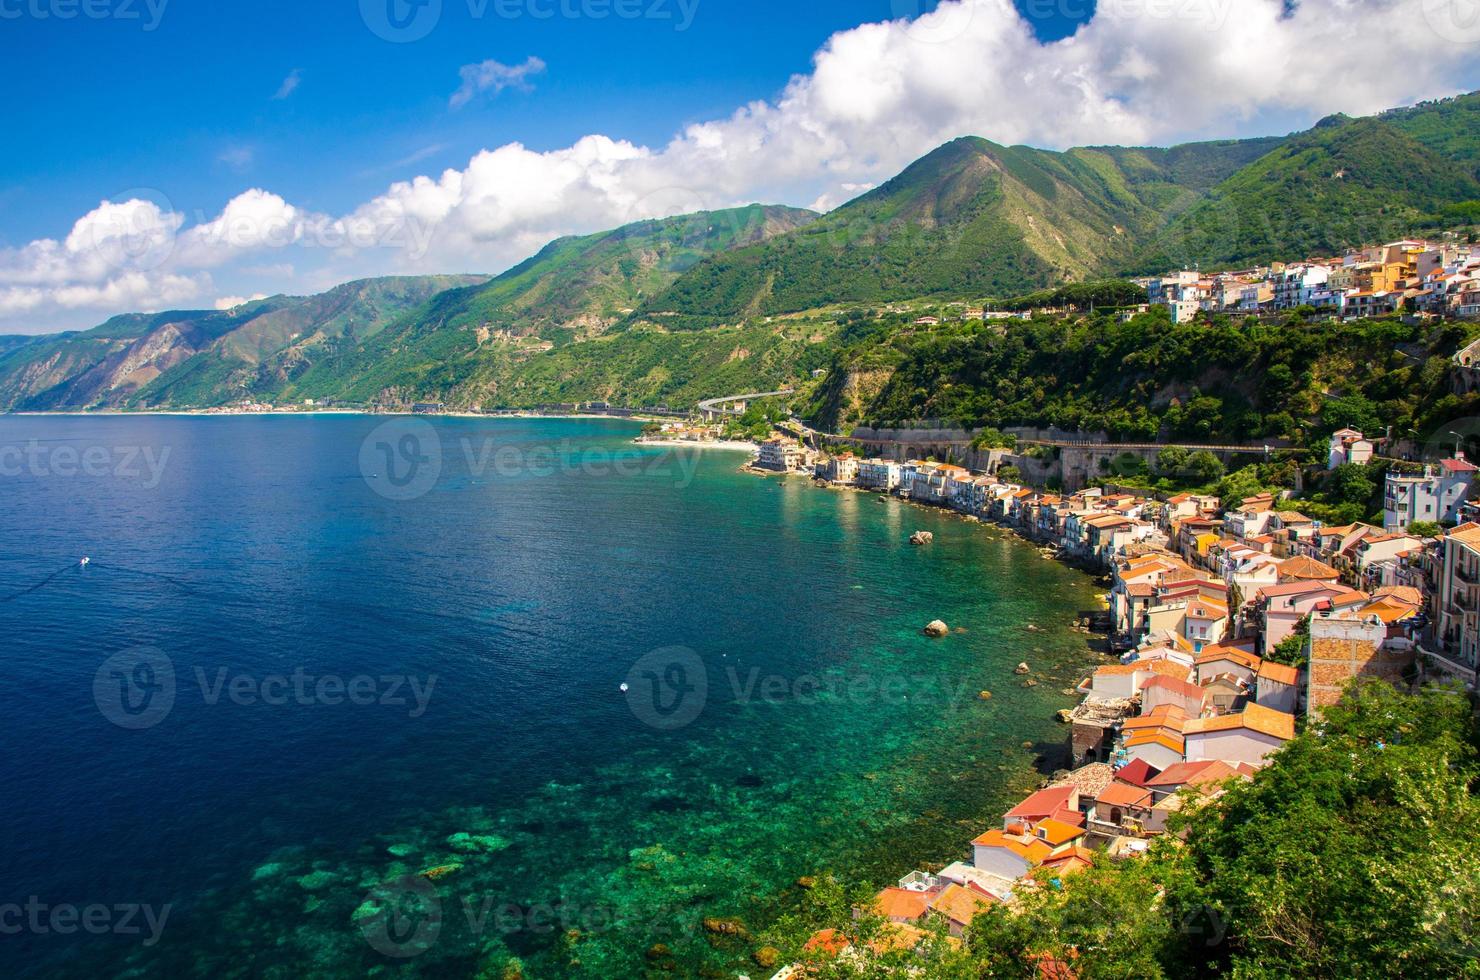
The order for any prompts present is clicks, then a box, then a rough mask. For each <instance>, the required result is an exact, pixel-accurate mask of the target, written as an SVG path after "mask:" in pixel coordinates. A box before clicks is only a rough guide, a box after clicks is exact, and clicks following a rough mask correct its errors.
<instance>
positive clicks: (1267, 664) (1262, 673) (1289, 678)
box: [1259, 660, 1300, 685]
mask: <svg viewBox="0 0 1480 980" xmlns="http://www.w3.org/2000/svg"><path fill="white" fill-rule="evenodd" d="M1259 679H1260V680H1261V681H1273V682H1274V683H1276V684H1289V685H1294V684H1295V682H1296V681H1298V680H1299V679H1300V670H1299V669H1298V668H1296V667H1288V666H1286V665H1285V664H1277V663H1275V662H1274V661H1273V660H1266V661H1264V662H1263V663H1261V664H1260V665H1259Z"/></svg>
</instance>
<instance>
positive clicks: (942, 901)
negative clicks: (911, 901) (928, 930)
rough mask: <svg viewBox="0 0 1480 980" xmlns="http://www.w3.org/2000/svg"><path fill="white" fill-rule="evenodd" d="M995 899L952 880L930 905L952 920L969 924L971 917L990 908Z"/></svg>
mask: <svg viewBox="0 0 1480 980" xmlns="http://www.w3.org/2000/svg"><path fill="white" fill-rule="evenodd" d="M996 901H997V900H996V899H994V898H992V896H990V895H988V894H987V893H986V892H983V891H977V890H976V889H975V888H967V887H965V886H963V885H958V884H956V883H955V882H952V883H951V884H949V885H947V886H946V888H945V891H943V892H941V893H940V894H939V895H937V896H935V900H934V901H933V902H931V903H930V907H931V908H932V909H934V910H935V911H936V912H939V913H940V914H941V915H944V916H945V917H946V918H947V919H950V920H951V921H952V922H958V923H960V924H961V925H970V924H971V920H972V919H974V918H976V916H978V915H980V914H981V913H983V912H985V911H986V910H987V909H989V908H991V907H992V906H993V905H995V904H996Z"/></svg>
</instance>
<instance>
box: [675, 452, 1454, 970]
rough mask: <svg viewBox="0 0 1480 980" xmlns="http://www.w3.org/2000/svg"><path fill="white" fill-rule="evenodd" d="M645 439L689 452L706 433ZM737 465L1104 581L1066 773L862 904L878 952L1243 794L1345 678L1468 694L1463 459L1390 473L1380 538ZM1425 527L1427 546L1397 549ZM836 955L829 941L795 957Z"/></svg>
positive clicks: (1101, 495) (758, 462) (827, 466)
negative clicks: (957, 528) (1438, 685)
mask: <svg viewBox="0 0 1480 980" xmlns="http://www.w3.org/2000/svg"><path fill="white" fill-rule="evenodd" d="M665 428H666V429H667V434H668V435H670V436H672V437H674V438H676V439H678V440H691V441H694V442H703V441H705V440H706V439H710V438H712V437H714V436H715V433H716V429H715V427H712V426H688V427H681V426H680V425H677V424H674V425H670V426H665ZM1373 452H1374V442H1373V440H1371V439H1368V438H1367V437H1366V436H1364V435H1363V434H1362V433H1360V432H1357V431H1354V430H1341V431H1338V432H1336V433H1333V434H1332V436H1331V441H1330V455H1329V458H1328V460H1327V461H1326V465H1327V466H1328V467H1329V468H1331V469H1335V468H1336V467H1338V466H1343V465H1347V464H1362V463H1365V462H1367V461H1368V460H1370V458H1371V457H1372V454H1373ZM746 466H747V468H749V469H752V470H754V471H756V472H761V473H774V474H793V475H800V476H806V477H810V478H812V479H814V480H815V481H816V482H817V483H818V485H820V486H828V487H842V488H851V489H856V490H861V491H868V492H872V493H877V494H886V495H893V496H897V497H900V498H903V499H906V500H910V501H913V502H915V503H918V504H922V505H927V506H934V507H941V508H946V509H949V510H952V511H955V512H957V513H960V514H962V515H965V516H967V517H970V518H974V519H978V520H982V521H990V522H992V523H994V524H996V525H999V526H1002V527H1004V528H1008V529H1010V530H1012V531H1014V532H1016V533H1017V534H1019V535H1021V536H1022V537H1023V538H1025V539H1026V540H1027V541H1029V542H1032V543H1033V544H1035V545H1037V546H1039V547H1040V548H1042V549H1044V550H1045V553H1051V554H1053V555H1054V556H1056V557H1059V558H1062V559H1065V560H1067V561H1070V562H1072V563H1074V564H1076V565H1079V566H1081V567H1084V568H1086V569H1089V570H1091V571H1094V572H1096V573H1099V574H1103V575H1105V576H1107V580H1108V582H1109V589H1108V592H1107V593H1106V594H1105V597H1104V600H1105V613H1104V617H1103V620H1102V622H1101V623H1100V624H1099V625H1100V626H1101V628H1102V629H1103V630H1104V631H1105V632H1106V633H1107V634H1108V643H1109V647H1110V649H1111V650H1112V651H1113V652H1114V653H1115V654H1117V657H1116V659H1115V661H1114V662H1111V663H1107V664H1104V665H1102V666H1099V667H1096V668H1094V669H1093V670H1092V671H1090V672H1089V673H1088V674H1087V676H1085V677H1084V678H1083V680H1082V681H1081V682H1080V683H1079V685H1078V686H1077V689H1076V693H1078V694H1079V695H1081V696H1082V700H1081V701H1080V703H1079V704H1078V705H1077V706H1076V707H1074V708H1073V709H1067V710H1065V711H1062V712H1060V713H1059V720H1060V721H1061V722H1063V723H1064V724H1065V725H1066V728H1067V736H1066V738H1067V743H1068V745H1067V751H1068V755H1069V757H1070V758H1071V759H1072V765H1073V766H1074V768H1073V769H1072V770H1070V771H1063V772H1061V773H1060V775H1059V777H1058V778H1054V779H1051V780H1049V781H1048V782H1046V784H1045V785H1044V786H1043V787H1042V788H1041V789H1039V790H1038V791H1036V792H1034V793H1032V794H1031V795H1029V796H1028V797H1027V798H1025V799H1023V800H1021V801H1020V802H1018V803H1017V804H1016V805H1015V806H1013V807H1011V808H1010V809H1008V810H1007V811H1006V812H1004V813H1003V814H1002V816H1001V821H1000V824H996V825H992V826H984V827H983V828H982V830H981V833H979V834H978V835H977V836H976V837H974V838H972V839H971V840H969V841H963V845H964V846H965V848H966V849H967V850H966V853H965V854H964V855H963V858H962V859H961V860H957V861H954V862H952V863H950V864H948V865H946V866H945V867H941V868H933V869H929V870H927V869H917V870H915V871H913V872H911V873H910V874H908V875H905V876H904V877H903V878H901V879H900V880H899V881H898V882H897V883H896V884H893V885H890V886H889V887H886V888H884V889H882V890H881V891H879V893H878V894H877V896H876V897H875V908H873V909H870V910H868V911H869V912H871V913H874V914H879V915H882V916H883V917H884V918H885V919H887V920H888V923H889V926H888V928H889V930H890V939H889V940H888V941H889V942H890V943H891V944H895V943H900V944H904V945H906V946H908V945H911V944H914V943H918V942H922V941H924V939H925V936H926V932H925V931H924V928H922V927H928V926H929V924H930V923H931V922H933V921H935V920H937V919H943V920H944V921H945V922H946V923H948V929H949V934H950V936H951V937H955V938H957V939H959V938H960V937H962V936H963V935H964V934H965V930H966V928H967V927H968V926H969V925H970V923H971V920H972V918H973V917H974V916H975V915H976V914H978V913H979V912H981V911H982V910H983V909H985V908H987V907H989V906H991V905H993V904H1006V905H1008V906H1011V904H1012V903H1013V901H1014V896H1015V894H1016V893H1017V892H1018V891H1020V890H1021V889H1023V888H1036V887H1039V882H1041V881H1042V880H1045V876H1044V875H1037V874H1035V873H1036V872H1047V873H1048V874H1047V876H1046V877H1047V878H1050V879H1051V878H1053V877H1056V876H1060V875H1064V874H1070V873H1073V872H1075V871H1076V870H1079V869H1082V868H1087V867H1089V866H1091V863H1092V862H1093V861H1095V860H1097V859H1098V858H1109V859H1112V860H1120V859H1134V858H1135V857H1137V856H1138V855H1142V854H1144V853H1145V852H1146V849H1147V847H1148V845H1149V843H1150V841H1152V840H1153V839H1154V838H1156V837H1158V836H1160V835H1162V834H1165V833H1167V832H1168V822H1169V819H1170V818H1171V817H1172V816H1173V815H1174V814H1176V813H1178V812H1179V811H1182V810H1183V809H1185V808H1189V807H1194V808H1195V807H1198V806H1201V805H1204V804H1205V803H1206V802H1208V801H1210V800H1214V799H1216V798H1218V797H1219V796H1220V795H1221V794H1222V793H1224V792H1225V791H1226V786H1227V784H1228V782H1229V781H1230V780H1247V779H1250V778H1251V777H1252V776H1253V774H1254V773H1255V772H1256V771H1257V770H1258V769H1259V768H1260V767H1262V766H1263V765H1265V764H1266V761H1267V760H1268V758H1269V756H1270V755H1271V753H1273V752H1274V751H1275V750H1277V749H1278V748H1280V746H1282V745H1283V744H1285V742H1287V741H1289V740H1290V739H1292V738H1293V737H1294V736H1295V734H1296V731H1297V730H1298V729H1299V728H1302V727H1303V726H1304V725H1305V724H1307V723H1308V722H1309V721H1310V720H1311V719H1312V718H1315V717H1318V716H1319V715H1320V713H1321V712H1322V710H1323V709H1325V708H1326V707H1328V706H1330V705H1331V704H1333V703H1335V702H1336V701H1337V700H1338V699H1339V698H1340V697H1341V696H1342V694H1343V692H1344V690H1345V688H1346V685H1347V684H1348V683H1350V682H1352V681H1354V680H1356V679H1358V678H1380V679H1383V680H1386V681H1390V682H1392V683H1393V684H1395V685H1398V686H1401V687H1404V688H1406V687H1409V686H1412V685H1416V684H1417V683H1419V682H1421V681H1424V680H1440V681H1458V682H1460V683H1462V684H1463V685H1465V686H1467V687H1470V688H1472V689H1473V688H1474V686H1475V684H1476V665H1477V651H1480V625H1477V614H1476V612H1475V610H1476V609H1477V608H1480V584H1476V583H1477V582H1480V503H1476V502H1474V501H1472V500H1471V499H1470V497H1471V495H1472V493H1473V492H1474V491H1475V490H1476V489H1480V487H1477V481H1476V475H1477V473H1480V469H1477V467H1476V466H1475V464H1473V463H1471V462H1470V461H1469V460H1467V459H1465V458H1464V456H1463V454H1456V455H1454V456H1452V457H1449V458H1445V459H1442V460H1439V461H1438V462H1436V463H1433V464H1431V465H1427V466H1424V467H1423V468H1422V470H1421V472H1418V473H1415V474H1404V473H1393V474H1390V475H1389V477H1388V482H1387V485H1386V487H1385V488H1384V500H1385V502H1386V503H1385V509H1384V513H1383V524H1382V526H1376V525H1374V524H1367V523H1363V522H1355V523H1351V524H1345V525H1340V526H1328V525H1326V524H1324V523H1322V522H1321V521H1319V520H1315V519H1312V518H1311V517H1308V516H1306V515H1304V514H1302V513H1300V511H1299V510H1298V509H1295V506H1292V505H1294V504H1295V502H1294V501H1291V500H1289V499H1288V498H1285V499H1278V498H1276V497H1275V496H1274V495H1272V494H1259V495H1255V496H1251V497H1248V498H1245V499H1242V500H1235V501H1229V502H1227V503H1225V502H1223V501H1221V500H1219V499H1218V498H1216V497H1213V496H1209V495H1203V494H1193V493H1179V494H1172V495H1166V496H1158V495H1148V494H1144V493H1131V492H1116V491H1114V490H1108V489H1105V488H1103V487H1087V488H1084V489H1081V490H1079V491H1076V492H1073V493H1055V492H1051V491H1047V490H1042V489H1034V488H1032V487H1029V486H1024V485H1021V484H1020V483H1015V482H1012V481H1009V480H1005V479H1003V478H1001V476H1000V474H994V473H987V472H974V471H972V470H969V469H967V468H965V467H962V466H957V465H952V464H949V463H940V462H934V461H926V460H918V459H909V460H901V461H896V460H891V459H885V458H880V457H870V458H865V457H861V456H858V455H855V454H854V453H852V452H848V451H843V452H840V453H836V454H827V453H822V452H819V451H817V450H814V449H811V448H808V447H807V446H806V445H804V444H803V442H802V441H801V440H799V439H796V438H793V437H790V436H787V435H783V434H779V433H778V434H776V435H773V436H772V437H771V438H769V439H766V440H763V441H762V442H761V443H760V444H759V446H758V447H757V449H756V451H755V456H754V459H753V460H752V461H751V462H749V463H747V464H746ZM1296 506H1298V505H1296ZM1429 522H1433V523H1442V525H1444V530H1443V533H1441V534H1439V535H1432V534H1429V533H1427V531H1426V530H1425V533H1423V534H1420V533H1415V532H1414V531H1413V530H1412V528H1413V526H1415V525H1423V524H1426V523H1429ZM1420 529H1421V530H1424V529H1423V528H1420ZM915 540H916V541H917V542H918V543H925V544H928V541H929V538H928V536H921V537H917V538H916V539H915ZM1031 669H1032V668H1031V666H1030V665H1028V664H1026V663H1024V664H1020V665H1019V667H1018V672H1019V673H1022V674H1025V675H1026V674H1030V673H1031ZM983 695H984V696H989V695H988V692H983ZM1030 876H1031V877H1030ZM844 947H846V942H845V941H844V940H842V939H841V938H840V936H839V934H838V933H837V931H836V930H824V931H822V932H819V933H817V934H816V935H814V936H813V937H812V940H811V942H810V943H809V945H808V948H809V950H810V951H812V952H817V951H823V952H826V953H829V954H831V953H840V952H841V951H842V950H843V948H844ZM804 973H805V971H804V970H803V969H802V968H800V967H790V968H787V969H783V970H782V971H781V972H780V973H778V974H776V976H777V977H778V978H789V977H795V976H801V975H804ZM1056 975H1058V974H1056ZM1062 975H1064V976H1072V975H1073V974H1072V973H1066V974H1062Z"/></svg>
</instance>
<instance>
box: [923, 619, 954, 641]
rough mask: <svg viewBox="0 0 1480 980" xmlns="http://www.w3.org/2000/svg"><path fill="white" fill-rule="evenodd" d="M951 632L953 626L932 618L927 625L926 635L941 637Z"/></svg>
mask: <svg viewBox="0 0 1480 980" xmlns="http://www.w3.org/2000/svg"><path fill="white" fill-rule="evenodd" d="M950 632H951V628H950V627H949V626H947V625H946V624H945V623H942V622H941V621H940V620H938V619H936V620H932V621H931V622H930V624H929V625H927V626H926V627H925V635H926V636H933V637H937V638H939V637H942V636H946V635H948V634H949V633H950Z"/></svg>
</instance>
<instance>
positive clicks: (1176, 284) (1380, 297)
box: [1134, 239, 1480, 323]
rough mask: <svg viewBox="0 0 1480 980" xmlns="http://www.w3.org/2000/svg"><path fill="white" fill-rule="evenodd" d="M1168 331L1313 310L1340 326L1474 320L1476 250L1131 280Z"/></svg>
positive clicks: (1377, 249) (1407, 252)
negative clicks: (1409, 316)
mask: <svg viewBox="0 0 1480 980" xmlns="http://www.w3.org/2000/svg"><path fill="white" fill-rule="evenodd" d="M1134 281H1135V282H1136V283H1137V284H1138V285H1140V286H1142V287H1144V288H1145V290H1146V296H1147V303H1148V305H1151V306H1164V307H1166V308H1167V310H1168V312H1169V313H1170V315H1171V318H1172V322H1174V323H1187V322H1190V321H1191V320H1193V319H1195V318H1196V317H1197V315H1198V314H1199V313H1249V314H1257V313H1267V312H1276V311H1284V310H1294V309H1297V308H1299V307H1312V308H1314V309H1315V310H1316V311H1318V312H1329V313H1330V314H1331V315H1333V316H1336V317H1339V318H1341V319H1343V320H1347V319H1353V320H1354V319H1360V318H1362V317H1373V316H1382V315H1385V314H1391V313H1401V312H1412V313H1416V314H1427V315H1431V316H1444V317H1475V316H1480V249H1476V248H1475V246H1473V245H1467V244H1462V243H1460V242H1457V241H1451V242H1434V241H1424V240H1417V239H1405V240H1403V241H1397V242H1388V243H1387V244H1384V245H1373V246H1369V247H1367V248H1361V249H1353V250H1351V251H1348V252H1346V253H1345V254H1343V255H1341V256H1340V257H1338V258H1330V259H1327V258H1310V259H1307V260H1306V261H1304V262H1291V263H1274V264H1272V265H1268V266H1259V267H1257V268H1251V269H1242V270H1237V271H1232V272H1218V273H1202V272H1198V271H1197V270H1183V271H1180V272H1174V273H1171V274H1170V275H1165V276H1154V277H1151V278H1144V279H1137V280H1134Z"/></svg>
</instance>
